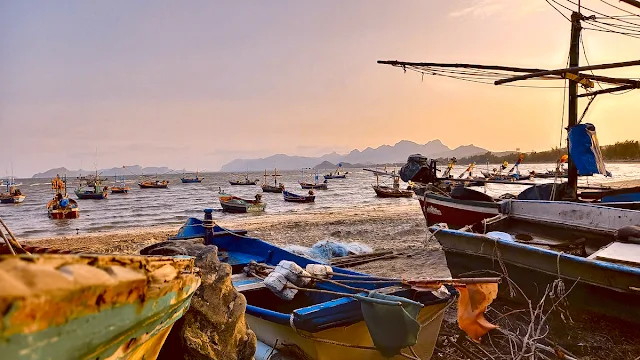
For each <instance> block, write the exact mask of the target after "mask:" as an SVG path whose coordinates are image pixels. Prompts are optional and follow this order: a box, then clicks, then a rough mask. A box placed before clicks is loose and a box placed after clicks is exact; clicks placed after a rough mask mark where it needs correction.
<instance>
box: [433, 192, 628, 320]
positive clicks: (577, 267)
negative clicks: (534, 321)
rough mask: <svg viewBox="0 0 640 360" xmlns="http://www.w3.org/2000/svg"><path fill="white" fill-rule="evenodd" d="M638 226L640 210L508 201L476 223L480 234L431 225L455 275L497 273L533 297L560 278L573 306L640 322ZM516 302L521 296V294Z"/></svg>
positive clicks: (573, 203) (564, 203) (570, 203)
mask: <svg viewBox="0 0 640 360" xmlns="http://www.w3.org/2000/svg"><path fill="white" fill-rule="evenodd" d="M638 224H640V211H634V210H627V209H616V208H609V207H603V206H596V205H591V204H580V203H575V202H565V201H521V200H506V201H505V202H504V203H503V204H501V214H499V215H497V216H495V217H493V218H490V219H486V220H483V221H482V225H481V226H480V228H482V229H483V230H482V233H480V234H478V233H473V232H471V231H469V228H464V229H461V230H453V229H446V228H442V227H440V226H434V227H431V228H430V230H431V231H432V232H433V233H434V236H435V237H436V239H437V240H438V242H440V244H441V245H442V247H443V249H444V251H445V256H446V258H447V264H448V267H449V269H450V271H451V274H452V276H454V277H456V276H463V275H465V274H467V273H470V272H473V273H474V274H475V275H479V276H481V275H482V273H483V272H486V273H492V274H495V272H500V273H502V274H504V276H508V277H509V279H511V280H512V281H514V282H515V283H516V284H517V285H518V286H519V287H520V288H521V289H522V291H523V292H524V295H525V296H526V297H527V298H528V299H529V300H531V301H537V300H540V298H541V297H542V296H544V294H545V291H546V289H547V286H548V285H551V284H555V283H556V282H557V281H558V280H562V281H564V287H565V289H566V291H567V293H566V299H567V300H568V302H569V304H571V307H581V308H585V309H588V310H591V311H594V312H598V313H603V314H606V315H610V316H614V317H620V318H622V319H623V320H627V321H633V322H635V323H640V308H639V307H638V306H637V304H638V303H639V302H640V291H639V290H638V289H640V227H638ZM506 289H507V287H504V288H502V290H506ZM501 295H502V296H503V297H506V298H510V295H508V294H507V293H505V292H501ZM515 300H520V301H525V299H524V298H523V297H522V296H521V294H518V295H517V297H516V298H515ZM621 309H624V311H621Z"/></svg>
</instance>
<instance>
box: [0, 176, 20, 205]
mask: <svg viewBox="0 0 640 360" xmlns="http://www.w3.org/2000/svg"><path fill="white" fill-rule="evenodd" d="M5 185H6V187H7V192H5V193H0V204H19V203H21V202H23V201H24V199H25V198H26V196H25V195H24V194H23V193H22V192H21V191H20V189H18V185H16V180H15V178H13V177H11V178H9V179H7V181H6V184H5Z"/></svg>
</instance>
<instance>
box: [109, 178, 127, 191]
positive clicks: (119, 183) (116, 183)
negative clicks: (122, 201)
mask: <svg viewBox="0 0 640 360" xmlns="http://www.w3.org/2000/svg"><path fill="white" fill-rule="evenodd" d="M110 190H111V193H112V194H127V193H128V192H129V191H130V190H131V188H130V187H129V186H127V183H126V182H125V181H124V176H120V177H118V175H114V177H113V186H111V188H110Z"/></svg>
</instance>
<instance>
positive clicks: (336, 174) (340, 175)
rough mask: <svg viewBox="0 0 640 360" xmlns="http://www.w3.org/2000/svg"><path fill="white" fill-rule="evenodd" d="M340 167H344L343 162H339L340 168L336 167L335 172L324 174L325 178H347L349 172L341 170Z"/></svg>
mask: <svg viewBox="0 0 640 360" xmlns="http://www.w3.org/2000/svg"><path fill="white" fill-rule="evenodd" d="M340 168H342V163H338V168H337V169H336V171H335V172H330V173H329V174H327V175H324V179H325V180H329V179H346V178H347V173H346V172H345V173H343V172H341V171H340Z"/></svg>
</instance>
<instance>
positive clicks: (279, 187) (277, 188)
mask: <svg viewBox="0 0 640 360" xmlns="http://www.w3.org/2000/svg"><path fill="white" fill-rule="evenodd" d="M267 176H268V175H267V170H265V171H264V183H262V192H270V193H281V192H282V191H283V190H284V184H283V183H280V184H278V176H282V175H280V174H278V169H274V170H273V174H272V175H271V176H273V185H269V184H268V183H267Z"/></svg>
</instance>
